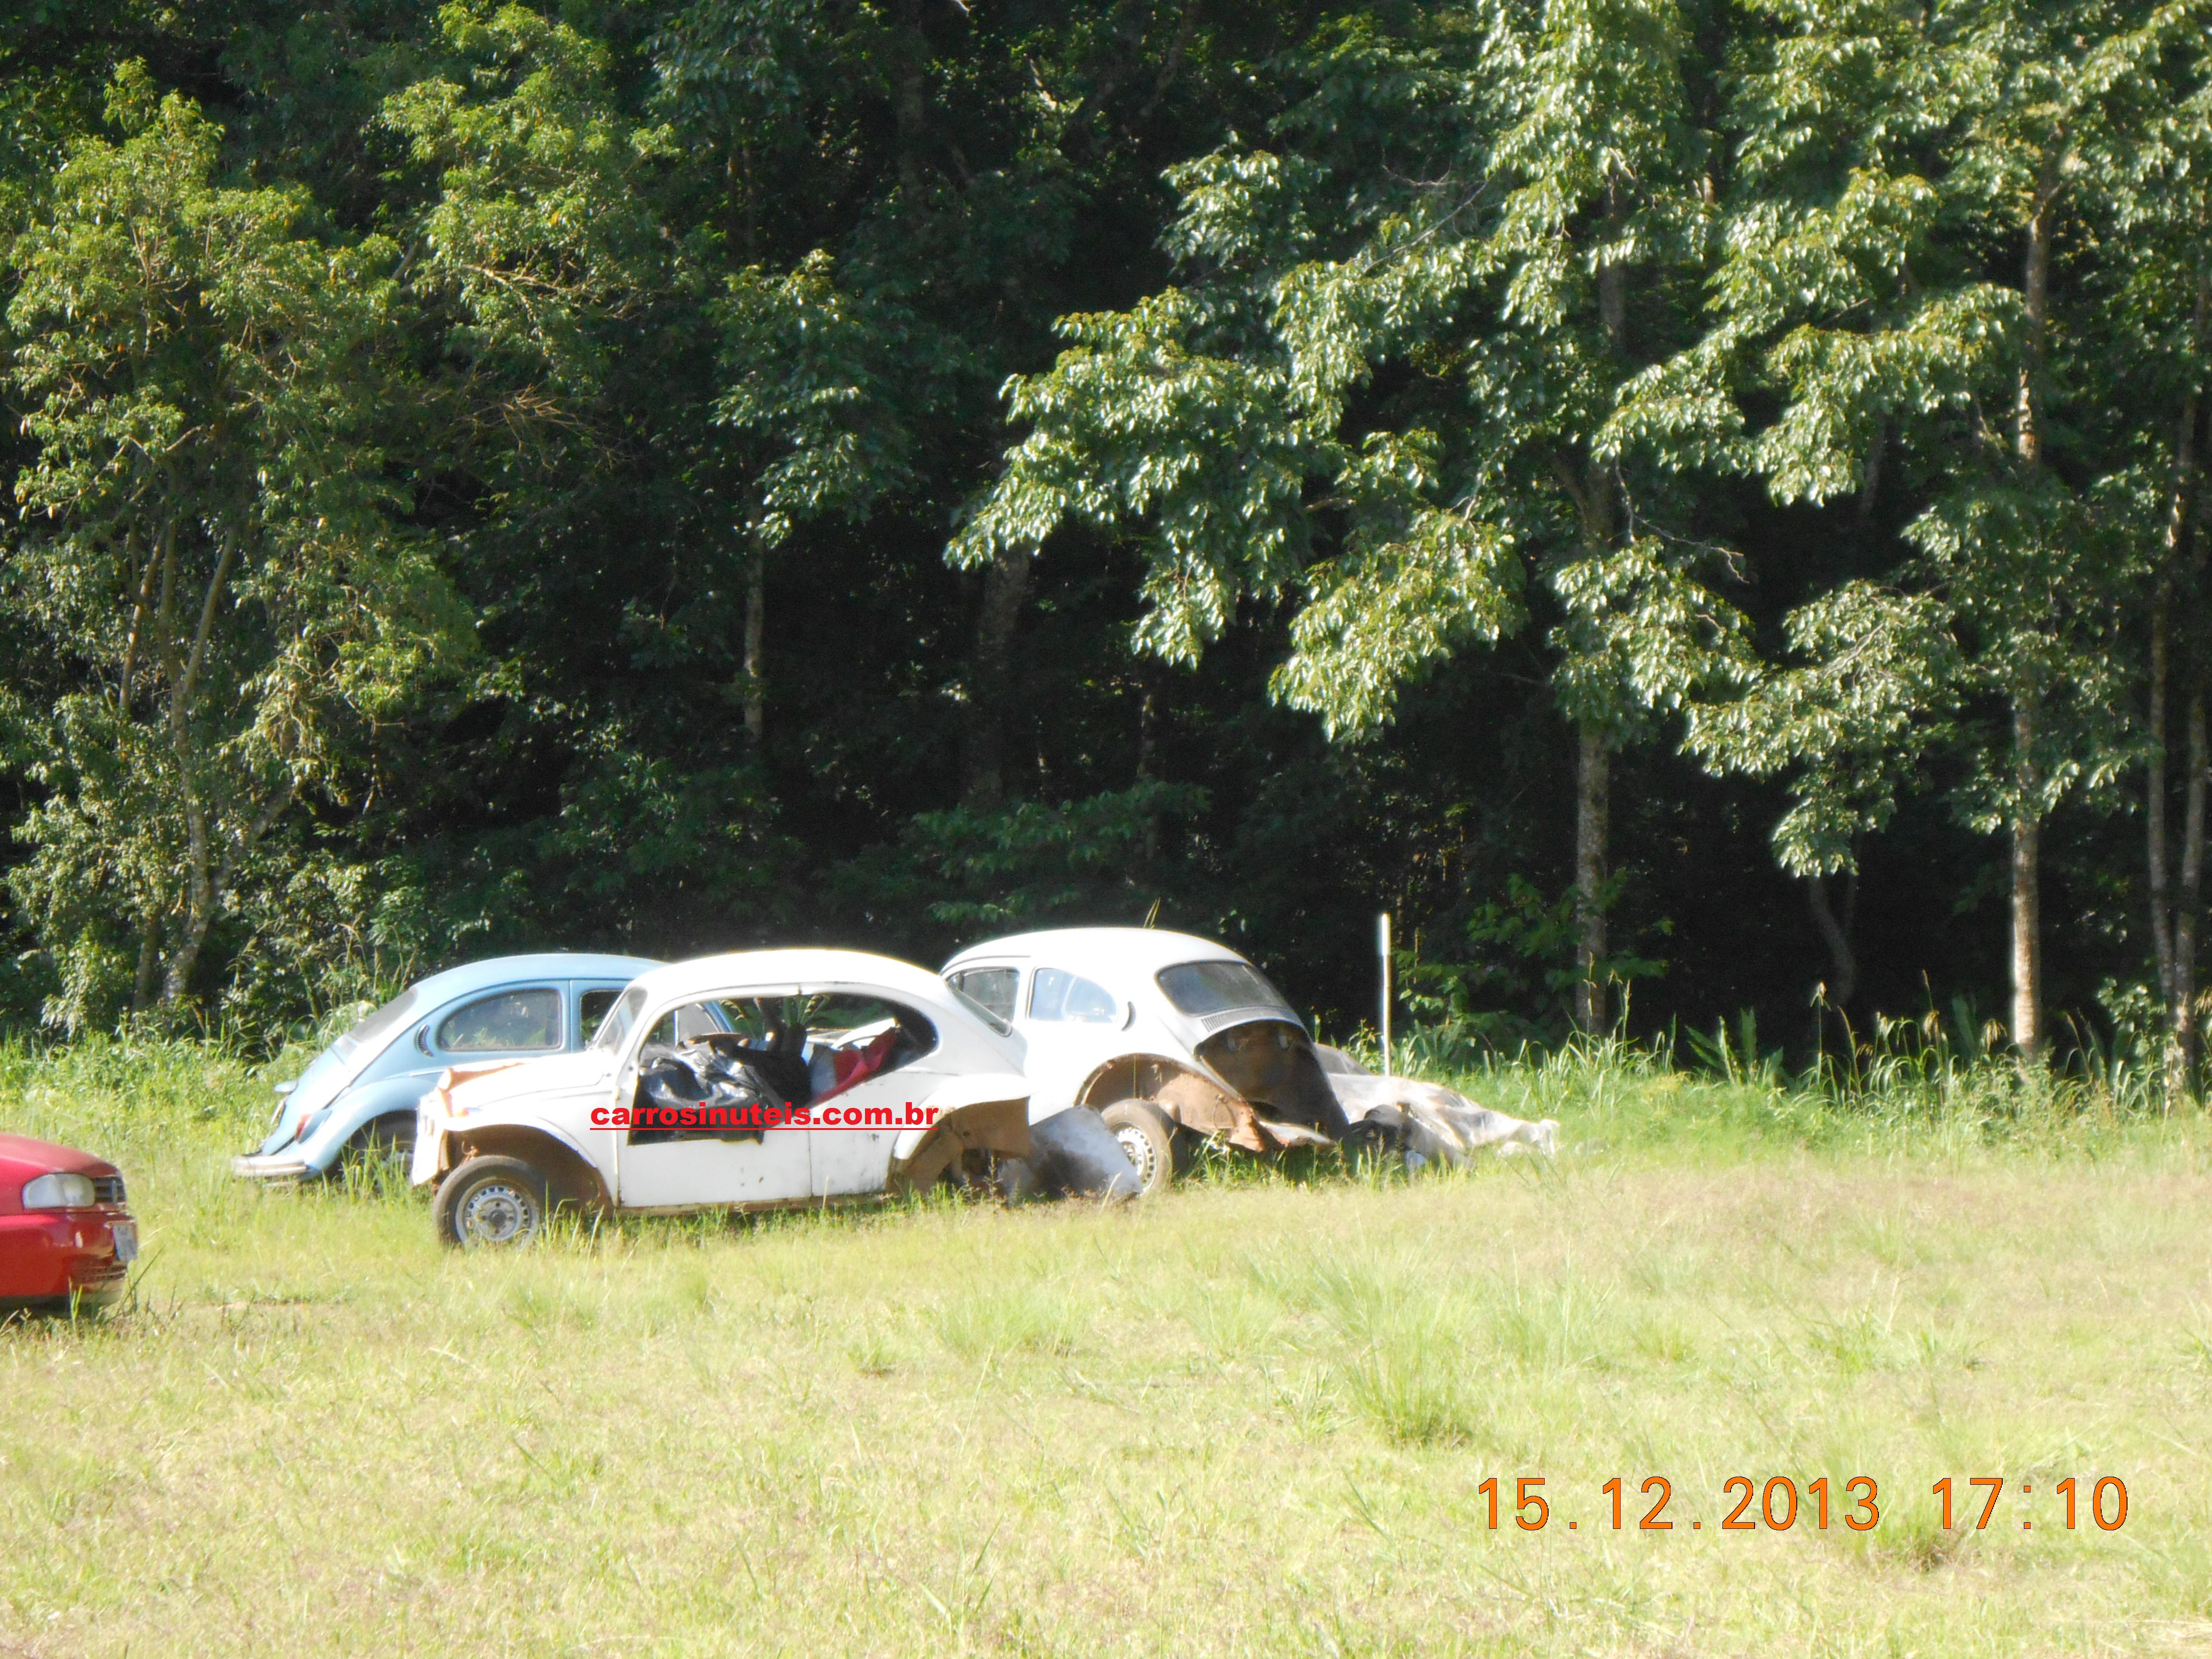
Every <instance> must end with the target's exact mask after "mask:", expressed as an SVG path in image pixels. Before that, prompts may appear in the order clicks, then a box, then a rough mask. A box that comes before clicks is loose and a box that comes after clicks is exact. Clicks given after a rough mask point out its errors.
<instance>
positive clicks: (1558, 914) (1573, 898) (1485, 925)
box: [1395, 876, 1674, 1066]
mask: <svg viewBox="0 0 2212 1659" xmlns="http://www.w3.org/2000/svg"><path fill="white" fill-rule="evenodd" d="M1620 888H1621V883H1620V878H1619V877H1618V876H1616V877H1614V878H1613V879H1612V880H1610V881H1608V882H1607V884H1606V885H1605V887H1604V888H1603V889H1602V890H1601V891H1600V893H1599V896H1598V903H1599V906H1600V908H1601V909H1603V910H1607V911H1610V910H1612V909H1613V908H1615V907H1616V906H1617V905H1618V904H1619V902H1620ZM1579 915H1580V900H1579V895H1578V894H1577V892H1576V891H1575V890H1573V889H1571V888H1570V889H1569V890H1567V891H1565V892H1564V893H1562V894H1560V895H1559V897H1558V898H1556V899H1547V898H1545V896H1543V894H1542V893H1541V892H1540V891H1539V890H1537V889H1536V887H1535V886H1534V884H1531V883H1529V882H1528V881H1526V880H1524V879H1522V878H1521V877H1518V876H1515V877H1511V878H1508V880H1507V882H1506V896H1505V900H1504V902H1503V903H1500V902H1498V901H1497V900H1494V899H1493V900H1492V901H1490V902H1487V903H1486V904H1484V905H1482V906H1480V908H1478V909H1476V910H1475V912H1474V914H1473V915H1471V916H1469V917H1468V920H1467V922H1466V925H1465V928H1464V933H1463V937H1464V939H1465V941H1466V945H1467V948H1468V960H1466V961H1462V962H1455V961H1451V960H1448V959H1447V960H1438V959H1437V958H1436V957H1434V956H1433V955H1431V957H1428V958H1427V959H1424V958H1423V957H1422V956H1421V954H1420V951H1419V949H1415V950H1412V951H1399V952H1396V953H1395V966H1396V972H1397V982H1398V984H1399V985H1400V986H1401V987H1402V988H1401V991H1400V993H1399V995H1400V1000H1401V1001H1403V1002H1404V1004H1405V1006H1406V1007H1407V1011H1408V1012H1411V1013H1412V1014H1413V1017H1414V1020H1415V1022H1416V1023H1415V1024H1414V1026H1413V1029H1412V1030H1409V1031H1407V1033H1406V1035H1405V1042H1406V1051H1407V1054H1409V1055H1411V1056H1413V1057H1415V1059H1416V1060H1418V1062H1419V1063H1420V1064H1424V1065H1427V1066H1454V1065H1459V1064H1464V1063H1466V1061H1467V1060H1469V1059H1471V1058H1473V1057H1474V1056H1476V1055H1479V1054H1486V1053H1498V1054H1517V1053H1519V1052H1521V1051H1522V1050H1523V1049H1525V1048H1530V1047H1537V1048H1541V1047H1545V1046H1547V1045H1550V1044H1555V1043H1558V1042H1563V1041H1564V1040H1565V1038H1566V1036H1567V1035H1568V1033H1569V1032H1570V1031H1571V1030H1572V1029H1573V1011H1574V992H1575V987H1576V986H1577V985H1578V984H1579V983H1581V981H1582V977H1583V970H1582V966H1581V963H1579V962H1578V961H1577V954H1576V953H1577V945H1578V943H1579V930H1578V927H1577V921H1578V918H1579ZM1650 931H1651V932H1653V933H1657V934H1660V935H1662V936H1664V935H1666V934H1668V933H1672V932H1673V931H1674V924H1673V923H1672V922H1671V921H1667V920H1666V919H1664V918H1662V919H1661V920H1660V921H1658V922H1656V924H1654V926H1653V927H1652V928H1651V930H1650ZM1597 971H1598V975H1599V977H1600V981H1601V983H1603V984H1607V985H1611V986H1616V987H1621V988H1623V989H1624V990H1625V989H1626V988H1627V987H1632V985H1633V984H1635V983H1636V982H1637V981H1641V980H1656V979H1659V978H1661V977H1662V976H1663V975H1665V974H1666V971H1667V964H1666V963H1665V962H1663V961H1661V960H1657V959H1656V958H1652V957H1643V956H1638V955H1635V954H1633V953H1632V952H1628V951H1613V952H1610V953H1608V954H1607V956H1606V957H1603V958H1602V959H1601V961H1600V962H1599V963H1598V969H1597ZM1524 1011H1533V1012H1534V1018H1530V1017H1529V1014H1528V1012H1524Z"/></svg>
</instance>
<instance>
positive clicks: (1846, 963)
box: [1805, 875, 1859, 1010]
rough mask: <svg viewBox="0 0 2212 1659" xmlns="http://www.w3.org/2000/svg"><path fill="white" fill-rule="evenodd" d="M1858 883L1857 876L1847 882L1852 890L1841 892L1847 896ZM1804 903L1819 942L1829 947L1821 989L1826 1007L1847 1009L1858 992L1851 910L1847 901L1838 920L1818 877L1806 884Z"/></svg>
mask: <svg viewBox="0 0 2212 1659" xmlns="http://www.w3.org/2000/svg"><path fill="white" fill-rule="evenodd" d="M1857 881H1858V877H1857V875H1853V876H1851V877H1850V884H1851V886H1847V887H1846V888H1845V892H1846V893H1847V894H1848V893H1850V891H1851V890H1852V888H1853V887H1855V886H1856V884H1857ZM1805 902H1806V905H1807V907H1808V908H1810V909H1811V911H1812V912H1813V926H1814V927H1815V928H1816V929H1817V930H1818V931H1819V933H1820V942H1821V943H1822V944H1823V945H1826V946H1827V947H1828V983H1827V985H1826V987H1823V988H1824V989H1825V991H1826V1001H1827V1004H1828V1006H1830V1007H1832V1008H1835V1009H1838V1010H1841V1009H1845V1008H1848V1007H1850V1003H1851V999H1852V998H1853V997H1855V996H1857V994H1858V988H1859V961H1858V957H1857V956H1855V955H1854V954H1853V953H1852V951H1851V935H1850V912H1851V909H1852V908H1853V906H1852V905H1851V903H1850V899H1849V898H1848V897H1847V898H1846V899H1845V901H1844V920H1842V921H1838V920H1837V917H1836V913H1835V910H1834V908H1832V906H1831V905H1830V904H1829V902H1828V884H1827V883H1826V882H1825V881H1823V880H1822V879H1821V878H1820V877H1818V876H1813V877H1810V878H1808V879H1807V881H1806V883H1805Z"/></svg>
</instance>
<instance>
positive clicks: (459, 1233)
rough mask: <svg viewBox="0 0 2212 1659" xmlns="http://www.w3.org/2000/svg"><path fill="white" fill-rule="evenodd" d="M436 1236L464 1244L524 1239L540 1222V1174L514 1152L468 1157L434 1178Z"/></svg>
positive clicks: (472, 1246) (537, 1229)
mask: <svg viewBox="0 0 2212 1659" xmlns="http://www.w3.org/2000/svg"><path fill="white" fill-rule="evenodd" d="M436 1211H437V1217H438V1237H441V1238H442V1239H444V1240H445V1241H446V1243H448V1244H453V1245H458V1246H459V1248H461V1249H465V1250H468V1249H478V1248H480V1247H483V1246H486V1245H492V1246H498V1245H518V1244H527V1243H530V1241H531V1240H532V1239H533V1238H535V1237H538V1233H539V1232H540V1231H542V1230H543V1229H544V1225H545V1177H544V1176H542V1175H540V1174H538V1171H537V1170H533V1169H532V1168H531V1167H530V1165H528V1164H525V1163H524V1162H523V1161H522V1160H521V1159H520V1158H471V1159H469V1160H468V1162H467V1163H465V1164H462V1165H461V1166H460V1168H459V1169H458V1170H454V1171H453V1173H452V1174H451V1175H449V1176H447V1177H446V1178H445V1179H444V1180H443V1181H441V1182H439V1183H438V1198H437V1204H436Z"/></svg>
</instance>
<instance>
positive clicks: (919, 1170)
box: [889, 1072, 1054, 1187]
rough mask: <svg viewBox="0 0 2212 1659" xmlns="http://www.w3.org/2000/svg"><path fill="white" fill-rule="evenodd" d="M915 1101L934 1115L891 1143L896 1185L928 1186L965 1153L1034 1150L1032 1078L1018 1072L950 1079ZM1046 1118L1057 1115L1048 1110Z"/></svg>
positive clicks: (1016, 1154) (1020, 1154)
mask: <svg viewBox="0 0 2212 1659" xmlns="http://www.w3.org/2000/svg"><path fill="white" fill-rule="evenodd" d="M916 1104H917V1105H919V1106H920V1107H921V1108H922V1109H924V1110H925V1111H927V1112H931V1113H933V1114H934V1115H933V1117H932V1119H931V1121H930V1123H929V1127H927V1128H920V1129H902V1130H901V1131H900V1132H899V1134H898V1137H897V1139H895V1140H893V1141H892V1142H891V1162H890V1172H889V1176H890V1184H892V1185H894V1186H904V1187H927V1185H929V1183H930V1182H933V1181H934V1180H936V1179H937V1177H938V1176H939V1175H940V1174H942V1173H943V1172H944V1170H945V1166H946V1165H947V1164H951V1162H952V1161H953V1160H954V1159H955V1158H958V1157H959V1156H960V1154H961V1153H963V1152H997V1153H999V1154H1000V1156H1001V1157H1005V1158H1027V1157H1029V1156H1030V1152H1031V1151H1032V1146H1031V1144H1030V1122H1031V1121H1032V1120H1031V1116H1030V1114H1031V1111H1032V1109H1033V1105H1034V1103H1033V1102H1032V1101H1031V1099H1030V1083H1029V1079H1027V1078H1024V1077H1023V1076H1021V1075H1020V1074H1019V1073H1014V1072H979V1073H971V1074H970V1075H969V1076H967V1077H957V1078H948V1079H945V1082H943V1083H942V1084H940V1085H938V1087H937V1088H935V1089H933V1090H932V1091H930V1093H929V1095H928V1096H927V1097H926V1098H924V1099H922V1100H920V1101H918V1102H916ZM1042 1115H1043V1116H1045V1117H1050V1116H1053V1115H1054V1113H1053V1112H1051V1111H1049V1110H1048V1111H1046V1112H1044V1113H1043V1114H1042Z"/></svg>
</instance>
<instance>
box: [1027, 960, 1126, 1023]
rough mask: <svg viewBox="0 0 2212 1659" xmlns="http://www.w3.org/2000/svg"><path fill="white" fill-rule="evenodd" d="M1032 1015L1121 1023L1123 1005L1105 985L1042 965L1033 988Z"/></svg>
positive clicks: (1031, 997)
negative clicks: (1112, 995) (1109, 993)
mask: <svg viewBox="0 0 2212 1659" xmlns="http://www.w3.org/2000/svg"><path fill="white" fill-rule="evenodd" d="M1030 1018H1031V1019H1039V1020H1073V1021H1075V1022H1077V1023H1079V1024H1085V1025H1118V1024H1121V1004H1120V1003H1119V1002H1117V1001H1115V1000H1114V998H1112V997H1111V996H1109V995H1108V994H1107V992H1106V987H1104V986H1103V985H1094V984H1092V983H1091V981H1089V980H1087V979H1084V978H1081V977H1079V975H1074V974H1071V973H1069V972H1067V971H1066V969H1061V968H1040V969H1037V974H1036V982H1035V983H1034V984H1033V985H1031V986H1030Z"/></svg>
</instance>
